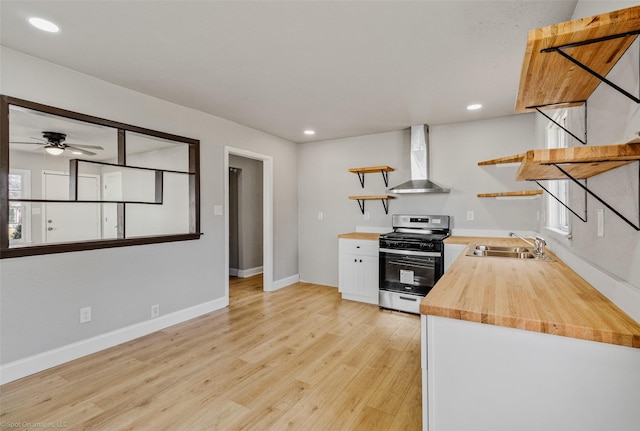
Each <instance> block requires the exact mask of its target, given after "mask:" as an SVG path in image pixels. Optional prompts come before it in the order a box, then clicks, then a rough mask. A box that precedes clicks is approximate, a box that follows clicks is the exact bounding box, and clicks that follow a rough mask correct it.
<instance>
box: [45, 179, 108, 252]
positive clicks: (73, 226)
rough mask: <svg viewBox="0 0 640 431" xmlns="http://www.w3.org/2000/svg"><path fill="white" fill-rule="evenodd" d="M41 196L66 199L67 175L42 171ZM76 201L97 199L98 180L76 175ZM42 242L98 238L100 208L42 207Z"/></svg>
mask: <svg viewBox="0 0 640 431" xmlns="http://www.w3.org/2000/svg"><path fill="white" fill-rule="evenodd" d="M43 178H44V180H43V184H44V197H45V199H51V200H56V199H58V200H68V199H69V174H65V173H62V172H47V171H45V172H43ZM78 198H79V199H85V200H100V179H99V177H97V176H93V175H91V176H90V175H79V176H78ZM43 206H44V214H43V215H44V221H45V223H44V235H43V237H44V239H45V242H47V243H54V242H72V241H88V240H95V239H99V238H100V206H99V204H91V203H86V204H84V203H82V204H81V203H47V204H44V205H43Z"/></svg>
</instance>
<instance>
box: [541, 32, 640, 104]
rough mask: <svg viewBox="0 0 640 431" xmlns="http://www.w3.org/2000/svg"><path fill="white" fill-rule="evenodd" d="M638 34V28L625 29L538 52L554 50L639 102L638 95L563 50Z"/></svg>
mask: <svg viewBox="0 0 640 431" xmlns="http://www.w3.org/2000/svg"><path fill="white" fill-rule="evenodd" d="M638 34H640V30H633V31H627V32H624V33H619V34H612V35H608V36H604V37H598V38H594V39H588V40H583V41H580V42H574V43H569V44H566V45H560V46H555V47H551V48H545V49H543V50H542V51H540V52H543V53H549V52H555V53H558V54H560V55H561V56H562V57H564V58H566V59H567V60H569V61H570V62H572V63H573V64H575V65H576V66H578V67H580V68H581V69H582V70H584V71H585V72H587V73H589V74H591V75H592V76H594V77H596V78H597V79H598V80H600V81H601V82H604V83H605V84H607V85H608V86H610V87H611V88H613V89H614V90H616V91H618V92H619V93H621V94H623V95H625V96H627V97H628V98H629V99H631V100H633V101H634V102H636V103H640V97H636V96H634V95H633V94H631V93H630V92H628V91H627V90H625V89H623V88H622V87H620V86H618V85H616V84H614V83H613V82H611V81H610V80H608V79H607V78H605V77H604V76H602V75H601V74H599V73H598V72H596V71H595V70H593V69H592V68H590V67H589V66H587V65H586V64H584V63H582V62H580V61H579V60H577V59H575V58H574V57H572V56H570V55H569V54H567V53H566V52H564V50H565V49H568V48H576V47H579V46H585V45H590V44H594V43H601V42H606V41H609V40H613V39H618V38H622V37H633V38H635V37H637V36H638Z"/></svg>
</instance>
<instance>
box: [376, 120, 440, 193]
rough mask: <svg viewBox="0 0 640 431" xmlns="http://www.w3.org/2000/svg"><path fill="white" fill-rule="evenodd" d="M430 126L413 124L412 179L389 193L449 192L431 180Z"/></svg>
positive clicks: (391, 189)
mask: <svg viewBox="0 0 640 431" xmlns="http://www.w3.org/2000/svg"><path fill="white" fill-rule="evenodd" d="M428 171H429V126H427V125H426V124H422V125H419V126H411V181H407V182H406V183H402V184H400V185H399V186H396V187H393V188H390V189H389V190H387V192H389V193H449V191H450V190H449V189H445V188H444V187H441V186H439V185H438V184H436V183H434V182H433V181H430V180H429V175H428Z"/></svg>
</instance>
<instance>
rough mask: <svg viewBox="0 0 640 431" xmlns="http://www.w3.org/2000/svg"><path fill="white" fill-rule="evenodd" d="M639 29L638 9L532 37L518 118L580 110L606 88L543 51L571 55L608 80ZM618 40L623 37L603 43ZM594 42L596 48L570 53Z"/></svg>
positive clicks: (557, 26) (570, 23)
mask: <svg viewBox="0 0 640 431" xmlns="http://www.w3.org/2000/svg"><path fill="white" fill-rule="evenodd" d="M639 29H640V6H634V7H631V8H627V9H622V10H619V11H614V12H610V13H604V14H601V15H597V16H593V17H588V18H582V19H578V20H574V21H568V22H563V23H560V24H554V25H550V26H547V27H542V28H538V29H535V30H531V31H529V33H528V36H527V47H526V50H525V55H524V61H523V64H522V71H521V74H520V88H519V89H518V96H517V99H516V112H529V111H533V110H535V107H540V108H541V109H544V108H545V107H551V108H556V107H558V106H548V105H558V104H564V106H578V105H581V104H583V103H584V101H585V100H587V99H588V98H589V96H590V95H591V94H592V93H593V91H594V90H595V89H596V87H597V86H598V85H599V84H600V82H601V80H600V79H598V78H597V77H595V76H593V75H592V74H590V73H588V72H586V71H584V70H582V69H581V68H580V67H579V66H578V65H576V64H574V63H573V62H571V61H570V60H568V59H566V58H564V57H563V56H562V55H561V54H559V53H557V52H554V51H552V52H543V50H547V49H549V48H558V47H565V48H563V49H564V50H565V52H566V54H568V55H570V56H571V57H572V58H574V59H575V60H577V61H579V62H580V63H581V64H583V65H586V66H588V68H589V69H591V70H592V71H594V72H596V73H598V74H599V75H601V76H603V77H604V76H606V75H607V73H609V71H610V70H611V69H612V68H613V66H614V65H615V64H616V62H617V61H618V60H619V59H620V57H622V55H623V54H624V53H625V51H626V50H627V49H628V48H629V46H630V45H631V44H632V43H633V42H634V41H635V40H636V38H637V36H638V35H637V34H630V35H626V33H630V32H634V31H635V32H637V31H638V30H639ZM615 35H624V36H623V37H617V38H611V39H603V40H599V39H601V38H607V37H610V36H615ZM594 40H597V42H595V43H589V44H583V45H580V46H571V47H566V46H567V45H572V44H580V43H583V42H587V41H594Z"/></svg>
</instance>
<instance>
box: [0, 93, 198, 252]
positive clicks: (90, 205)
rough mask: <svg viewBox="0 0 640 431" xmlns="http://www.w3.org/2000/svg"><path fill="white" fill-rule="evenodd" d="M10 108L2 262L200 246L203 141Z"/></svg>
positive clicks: (1, 140) (33, 106)
mask: <svg viewBox="0 0 640 431" xmlns="http://www.w3.org/2000/svg"><path fill="white" fill-rule="evenodd" d="M0 99H1V101H0V103H1V105H0V258H9V257H20V256H30V255H38V254H49V253H63V252H71V251H80V250H91V249H99V248H108V247H122V246H129V245H141V244H153V243H161V242H171V241H185V240H194V239H199V238H200V235H201V233H200V171H199V169H200V155H199V154H200V153H199V152H200V141H198V140H196V139H191V138H185V137H182V136H177V135H172V134H169V133H164V132H159V131H155V130H149V129H145V128H142V127H136V126H132V125H128V124H123V123H119V122H115V121H111V120H106V119H103V118H98V117H93V116H89V115H85V114H80V113H77V112H72V111H68V110H64V109H60V108H55V107H52V106H47V105H42V104H39V103H35V102H30V101H27V100H22V99H17V98H14V97H11V96H5V95H3V96H0Z"/></svg>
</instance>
